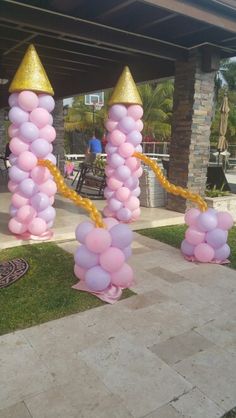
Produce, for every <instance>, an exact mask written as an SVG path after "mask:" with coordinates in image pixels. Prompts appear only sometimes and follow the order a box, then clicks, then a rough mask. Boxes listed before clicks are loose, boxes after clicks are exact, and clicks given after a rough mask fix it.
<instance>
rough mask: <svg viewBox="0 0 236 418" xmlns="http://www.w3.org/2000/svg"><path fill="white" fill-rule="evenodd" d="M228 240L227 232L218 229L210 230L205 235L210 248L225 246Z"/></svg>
mask: <svg viewBox="0 0 236 418" xmlns="http://www.w3.org/2000/svg"><path fill="white" fill-rule="evenodd" d="M227 238H228V231H224V230H223V229H220V228H215V229H212V231H209V232H207V233H206V242H207V244H209V245H210V246H211V247H212V248H220V247H222V245H224V244H226V241H227Z"/></svg>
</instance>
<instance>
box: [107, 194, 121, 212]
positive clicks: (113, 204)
mask: <svg viewBox="0 0 236 418" xmlns="http://www.w3.org/2000/svg"><path fill="white" fill-rule="evenodd" d="M122 206H123V205H122V203H121V202H120V201H119V200H117V199H115V198H113V197H112V198H111V199H109V200H108V208H109V209H110V211H111V212H116V211H117V210H119V209H121V208H122Z"/></svg>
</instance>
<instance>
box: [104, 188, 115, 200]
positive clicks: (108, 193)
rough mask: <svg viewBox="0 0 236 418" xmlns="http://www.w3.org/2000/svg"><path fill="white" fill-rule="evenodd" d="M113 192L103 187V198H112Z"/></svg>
mask: <svg viewBox="0 0 236 418" xmlns="http://www.w3.org/2000/svg"><path fill="white" fill-rule="evenodd" d="M114 194H115V192H114V190H111V189H110V188H109V187H105V189H104V197H105V198H106V199H110V198H111V197H112V196H114Z"/></svg>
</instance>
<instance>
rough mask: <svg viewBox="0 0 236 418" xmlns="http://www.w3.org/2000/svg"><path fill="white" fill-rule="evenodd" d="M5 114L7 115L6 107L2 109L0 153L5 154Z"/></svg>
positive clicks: (0, 117)
mask: <svg viewBox="0 0 236 418" xmlns="http://www.w3.org/2000/svg"><path fill="white" fill-rule="evenodd" d="M4 116H5V111H4V109H0V155H4V154H5V147H6V135H5V121H4Z"/></svg>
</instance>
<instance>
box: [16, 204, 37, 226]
mask: <svg viewBox="0 0 236 418" xmlns="http://www.w3.org/2000/svg"><path fill="white" fill-rule="evenodd" d="M36 215H37V212H36V210H35V209H34V208H32V206H30V205H25V206H21V207H20V208H19V209H18V211H17V215H16V218H17V220H18V221H19V222H22V223H23V224H24V223H26V224H28V223H29V222H31V221H32V219H33V218H35V217H36Z"/></svg>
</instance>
